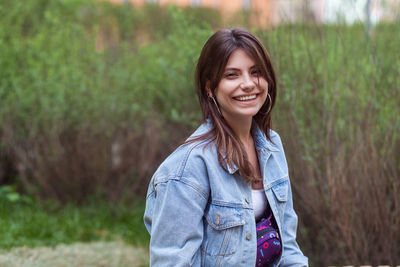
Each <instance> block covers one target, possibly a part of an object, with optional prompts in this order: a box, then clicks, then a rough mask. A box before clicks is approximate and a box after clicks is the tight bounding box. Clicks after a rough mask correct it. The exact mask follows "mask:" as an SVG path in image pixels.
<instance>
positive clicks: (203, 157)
mask: <svg viewBox="0 0 400 267" xmlns="http://www.w3.org/2000/svg"><path fill="white" fill-rule="evenodd" d="M196 87H197V94H198V97H199V100H200V105H201V108H202V112H203V124H202V125H201V126H200V127H199V128H198V129H197V130H196V131H195V132H194V133H193V134H192V136H191V137H189V139H188V140H187V141H186V143H185V144H183V145H181V146H180V147H179V148H177V149H176V150H175V151H174V152H173V153H172V154H171V155H170V156H169V157H168V158H167V159H166V160H165V161H164V162H163V163H162V164H161V165H160V167H159V168H158V170H157V171H156V173H155V174H154V176H153V177H152V179H151V181H150V185H149V189H148V194H147V200H146V211H145V214H144V222H145V225H146V227H147V229H148V231H149V233H150V235H151V240H150V264H151V266H308V261H307V258H306V257H305V256H304V255H303V254H302V252H301V251H300V249H299V246H298V245H297V243H296V229H297V216H296V213H295V211H294V210H293V203H292V192H291V188H290V180H289V176H288V167H287V163H286V159H285V154H284V151H283V147H282V143H281V140H280V138H279V135H278V134H277V133H276V132H274V131H273V130H272V129H271V111H272V109H273V106H274V103H275V99H276V80H275V74H274V70H273V68H272V64H271V61H270V58H269V56H268V54H267V52H266V50H265V48H264V47H263V46H262V44H261V43H260V41H259V40H257V38H256V37H255V36H253V35H252V34H251V33H249V32H248V31H246V30H244V29H240V28H235V29H223V30H220V31H218V32H216V33H215V34H214V35H212V36H211V37H210V39H209V40H208V41H207V43H206V44H205V45H204V47H203V50H202V52H201V55H200V58H199V60H198V63H197V69H196Z"/></svg>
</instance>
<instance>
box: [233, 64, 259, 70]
mask: <svg viewBox="0 0 400 267" xmlns="http://www.w3.org/2000/svg"><path fill="white" fill-rule="evenodd" d="M258 67H260V66H259V65H253V66H251V67H250V68H249V70H250V69H253V68H258ZM228 70H233V71H241V69H238V68H234V67H228V68H225V71H228Z"/></svg>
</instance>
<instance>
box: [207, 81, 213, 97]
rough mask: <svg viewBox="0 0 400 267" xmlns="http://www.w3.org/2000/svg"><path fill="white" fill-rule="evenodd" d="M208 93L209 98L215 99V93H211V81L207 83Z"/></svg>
mask: <svg viewBox="0 0 400 267" xmlns="http://www.w3.org/2000/svg"><path fill="white" fill-rule="evenodd" d="M206 92H207V96H208V97H213V93H212V92H211V88H210V81H207V82H206Z"/></svg>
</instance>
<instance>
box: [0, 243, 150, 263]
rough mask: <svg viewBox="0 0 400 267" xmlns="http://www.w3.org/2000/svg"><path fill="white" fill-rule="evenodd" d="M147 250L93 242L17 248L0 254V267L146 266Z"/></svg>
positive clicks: (118, 244) (120, 244) (122, 244)
mask: <svg viewBox="0 0 400 267" xmlns="http://www.w3.org/2000/svg"><path fill="white" fill-rule="evenodd" d="M148 258H149V256H148V251H147V250H146V249H144V248H137V247H133V246H130V245H127V244H125V243H123V242H94V243H76V244H72V245H58V246H56V247H38V248H29V247H20V248H14V249H12V250H10V251H8V252H6V253H2V254H0V266H1V267H6V266H7V267H9V266H10V267H14V266H15V267H28V266H29V267H48V266H54V267H70V266H71V267H81V266H82V267H83V266H85V267H86V266H88V267H98V266H104V267H106V266H107V267H114V266H116V267H124V266H137V267H139V266H140V267H141V266H148Z"/></svg>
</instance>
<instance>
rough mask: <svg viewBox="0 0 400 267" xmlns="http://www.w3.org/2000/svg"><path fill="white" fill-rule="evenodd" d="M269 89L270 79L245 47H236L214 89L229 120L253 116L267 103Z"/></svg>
mask: <svg viewBox="0 0 400 267" xmlns="http://www.w3.org/2000/svg"><path fill="white" fill-rule="evenodd" d="M267 93H268V83H267V81H266V80H265V78H264V77H263V76H261V66H257V65H256V63H255V62H254V60H253V59H252V58H251V57H249V56H248V55H247V53H246V52H245V51H244V50H243V49H237V50H235V51H234V52H233V53H232V54H231V56H230V57H229V60H228V63H227V64H226V67H225V70H224V73H223V75H222V78H221V80H220V82H219V84H218V87H217V88H216V90H215V97H216V98H217V101H218V104H219V108H220V110H221V113H222V115H223V116H224V118H225V119H227V120H228V121H229V120H232V119H233V120H235V119H242V118H252V117H253V116H254V115H256V114H257V112H258V111H259V110H260V108H261V107H262V105H263V104H264V102H265V100H266V98H267Z"/></svg>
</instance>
